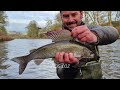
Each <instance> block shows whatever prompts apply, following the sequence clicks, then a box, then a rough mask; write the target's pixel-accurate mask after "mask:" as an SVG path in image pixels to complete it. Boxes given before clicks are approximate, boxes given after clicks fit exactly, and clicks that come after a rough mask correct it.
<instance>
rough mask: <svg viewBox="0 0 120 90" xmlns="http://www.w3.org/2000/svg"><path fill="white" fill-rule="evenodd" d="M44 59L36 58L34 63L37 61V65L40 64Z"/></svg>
mask: <svg viewBox="0 0 120 90" xmlns="http://www.w3.org/2000/svg"><path fill="white" fill-rule="evenodd" d="M43 60H44V59H35V60H34V63H35V64H36V65H40V64H41V63H42V62H43Z"/></svg>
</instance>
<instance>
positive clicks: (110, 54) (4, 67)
mask: <svg viewBox="0 0 120 90" xmlns="http://www.w3.org/2000/svg"><path fill="white" fill-rule="evenodd" d="M51 42H52V41H51V40H50V39H15V40H12V41H6V42H0V79H59V78H58V77H57V74H56V69H55V65H54V62H53V60H51V59H45V60H44V61H43V62H42V63H41V64H40V65H36V64H35V63H34V61H31V62H29V63H28V65H27V67H26V69H25V71H24V72H23V74H21V75H19V73H18V72H19V69H18V68H19V65H18V64H17V63H15V62H13V61H12V60H11V59H12V58H14V57H17V56H23V55H27V54H29V51H30V50H31V49H34V48H38V47H41V46H44V45H46V44H49V43H51ZM99 50H100V57H101V58H100V60H101V61H102V72H103V78H105V79H120V72H119V70H120V60H119V59H120V40H117V41H116V42H114V43H112V44H109V45H103V46H99Z"/></svg>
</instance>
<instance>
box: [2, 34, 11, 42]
mask: <svg viewBox="0 0 120 90" xmlns="http://www.w3.org/2000/svg"><path fill="white" fill-rule="evenodd" d="M10 40H13V38H12V37H10V36H8V35H0V42H3V41H10Z"/></svg>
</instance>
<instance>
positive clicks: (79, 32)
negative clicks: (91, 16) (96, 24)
mask: <svg viewBox="0 0 120 90" xmlns="http://www.w3.org/2000/svg"><path fill="white" fill-rule="evenodd" d="M71 33H72V36H73V37H74V38H76V39H78V40H79V41H82V42H88V43H93V42H95V43H96V42H97V36H96V35H95V34H94V33H93V32H91V31H90V30H89V29H88V28H87V26H86V25H82V26H78V27H75V28H74V29H73V30H72V31H71Z"/></svg>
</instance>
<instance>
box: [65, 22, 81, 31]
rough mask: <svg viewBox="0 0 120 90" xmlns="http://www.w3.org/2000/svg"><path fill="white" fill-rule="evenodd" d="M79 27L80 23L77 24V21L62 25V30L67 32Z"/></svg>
mask: <svg viewBox="0 0 120 90" xmlns="http://www.w3.org/2000/svg"><path fill="white" fill-rule="evenodd" d="M80 25H81V22H77V21H74V22H68V23H63V28H64V29H67V30H69V31H72V29H73V28H75V27H77V26H80Z"/></svg>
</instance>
